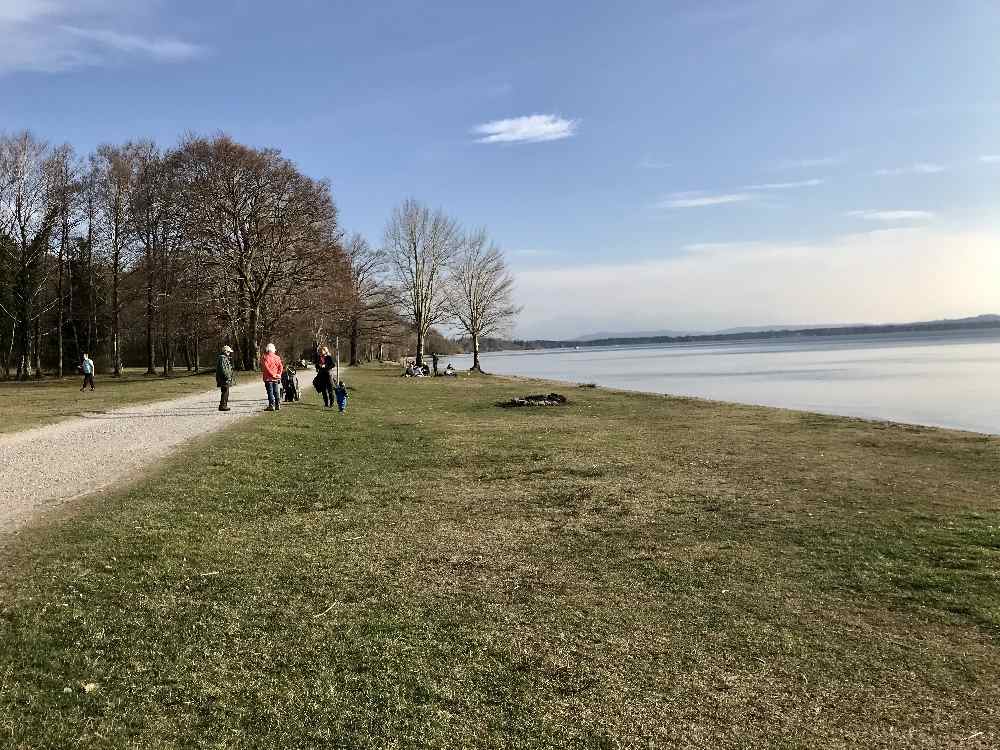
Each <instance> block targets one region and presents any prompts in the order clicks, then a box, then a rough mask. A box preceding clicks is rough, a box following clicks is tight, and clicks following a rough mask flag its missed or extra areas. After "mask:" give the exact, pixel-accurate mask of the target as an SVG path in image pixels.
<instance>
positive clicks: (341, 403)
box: [333, 380, 347, 414]
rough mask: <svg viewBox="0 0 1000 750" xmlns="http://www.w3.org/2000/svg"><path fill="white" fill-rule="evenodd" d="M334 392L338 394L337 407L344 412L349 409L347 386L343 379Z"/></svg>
mask: <svg viewBox="0 0 1000 750" xmlns="http://www.w3.org/2000/svg"><path fill="white" fill-rule="evenodd" d="M333 392H334V394H336V396H337V408H338V409H340V413H341V414H343V413H344V412H345V411H346V410H347V386H346V385H344V381H343V380H341V381H340V382H339V383H337V387H336V388H335V389H334V391H333Z"/></svg>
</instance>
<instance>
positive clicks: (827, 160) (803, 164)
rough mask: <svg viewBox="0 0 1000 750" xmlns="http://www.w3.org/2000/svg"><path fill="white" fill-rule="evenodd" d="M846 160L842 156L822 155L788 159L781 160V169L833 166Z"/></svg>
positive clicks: (779, 165)
mask: <svg viewBox="0 0 1000 750" xmlns="http://www.w3.org/2000/svg"><path fill="white" fill-rule="evenodd" d="M842 161H844V158H843V157H842V156H820V157H817V158H813V159H786V160H785V161H783V162H779V164H778V167H779V168H780V169H809V168H810V167H832V166H833V165H834V164H840V163H841V162H842Z"/></svg>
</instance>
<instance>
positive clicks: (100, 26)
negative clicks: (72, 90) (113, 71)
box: [0, 0, 205, 74]
mask: <svg viewBox="0 0 1000 750" xmlns="http://www.w3.org/2000/svg"><path fill="white" fill-rule="evenodd" d="M158 6H159V3H158V2H157V1H156V0H0V74H2V73H11V72H19V71H34V72H46V73H56V72H65V71H70V70H76V69H79V68H84V67H92V66H99V65H108V64H112V63H115V62H121V61H122V60H124V59H136V58H144V59H147V60H153V61H155V62H182V61H186V60H191V59H193V58H196V57H199V56H200V55H202V54H203V53H204V52H205V49H204V48H203V47H201V46H199V45H196V44H193V43H191V42H187V41H184V40H181V39H177V38H175V37H173V36H171V35H170V34H166V33H163V34H160V33H149V31H148V29H149V28H150V27H155V25H156V23H155V22H156V18H155V11H156V8H157V7H158ZM140 24H141V26H142V28H143V29H144V31H143V33H141V34H140V33H135V32H134V31H133V30H131V29H130V28H129V27H130V26H133V27H134V26H137V25H140Z"/></svg>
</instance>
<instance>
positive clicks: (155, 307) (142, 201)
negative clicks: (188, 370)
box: [126, 141, 185, 375]
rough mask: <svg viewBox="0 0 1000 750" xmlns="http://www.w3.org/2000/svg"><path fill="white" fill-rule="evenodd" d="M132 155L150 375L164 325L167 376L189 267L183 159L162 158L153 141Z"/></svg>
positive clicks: (132, 217) (132, 209)
mask: <svg viewBox="0 0 1000 750" xmlns="http://www.w3.org/2000/svg"><path fill="white" fill-rule="evenodd" d="M126 149H127V151H128V152H129V154H130V162H131V163H132V165H133V169H132V184H131V186H130V189H129V222H130V226H131V229H132V231H133V232H134V233H135V236H136V237H137V238H138V241H139V244H140V246H141V248H142V257H143V259H142V264H141V271H142V274H143V276H144V279H143V280H144V284H145V290H146V373H147V374H148V375H152V374H154V373H155V372H156V366H155V347H154V344H153V339H154V336H153V328H154V325H155V322H156V319H157V317H159V322H160V345H161V353H162V355H163V356H162V361H163V373H164V375H166V374H167V373H168V371H169V370H170V369H171V364H172V361H173V356H172V355H173V350H174V347H175V344H176V342H175V341H174V322H175V320H174V319H175V317H176V310H175V308H176V305H175V304H174V299H173V298H174V293H175V291H176V289H177V286H178V284H179V283H180V277H181V274H182V273H183V270H184V269H183V268H182V266H183V265H184V263H183V260H182V255H183V254H184V250H185V247H184V244H185V234H184V232H183V231H182V229H183V214H182V208H181V196H182V191H181V187H180V173H179V162H180V158H179V156H178V155H177V154H174V153H168V154H162V153H160V150H159V149H158V148H157V147H156V145H155V144H153V143H152V142H151V141H139V142H135V143H131V144H129V145H128V146H127V147H126Z"/></svg>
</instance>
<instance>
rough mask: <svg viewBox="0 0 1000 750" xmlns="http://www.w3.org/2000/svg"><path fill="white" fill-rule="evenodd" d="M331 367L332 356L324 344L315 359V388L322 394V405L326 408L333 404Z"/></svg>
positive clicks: (332, 363) (332, 366)
mask: <svg viewBox="0 0 1000 750" xmlns="http://www.w3.org/2000/svg"><path fill="white" fill-rule="evenodd" d="M333 368H334V361H333V357H332V356H331V355H330V350H329V349H328V348H327V347H325V346H324V347H323V348H322V349H320V350H319V357H317V360H316V390H317V391H319V392H320V393H321V394H322V396H323V406H325V407H326V408H327V409H329V408H330V407H332V406H333Z"/></svg>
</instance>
